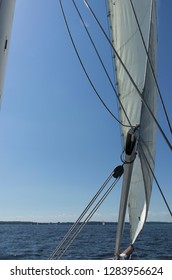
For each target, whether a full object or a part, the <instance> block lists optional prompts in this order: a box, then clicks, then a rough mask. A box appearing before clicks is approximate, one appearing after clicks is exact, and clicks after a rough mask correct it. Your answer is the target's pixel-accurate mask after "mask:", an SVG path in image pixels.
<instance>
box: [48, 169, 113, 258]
mask: <svg viewBox="0 0 172 280" xmlns="http://www.w3.org/2000/svg"><path fill="white" fill-rule="evenodd" d="M114 170H115V169H114ZM114 170H113V171H112V172H111V174H110V175H109V176H108V178H107V179H106V180H105V182H104V183H103V185H102V186H101V187H100V189H99V190H98V191H97V193H96V194H95V195H94V197H93V198H92V200H91V201H90V203H89V204H88V205H87V207H86V208H85V209H84V211H83V212H82V213H81V215H80V216H79V218H78V219H77V221H76V222H75V223H74V224H73V226H72V227H71V228H70V229H69V231H68V232H67V233H66V235H65V236H64V238H63V239H62V241H61V242H60V243H59V245H58V246H57V247H56V249H55V250H54V252H53V253H52V254H51V256H50V257H49V259H53V257H54V256H55V255H56V254H57V252H58V251H59V250H60V249H61V247H62V246H63V244H64V243H65V241H66V240H67V238H68V237H69V236H70V235H71V234H72V232H73V231H74V230H75V228H76V226H77V225H78V224H79V222H80V221H81V219H82V218H83V217H84V216H85V214H86V213H87V212H88V210H89V209H90V207H91V206H92V205H93V203H94V202H95V201H96V199H97V198H98V196H99V195H100V193H101V192H102V191H103V190H104V188H105V187H106V185H107V184H108V183H109V181H110V180H111V178H112V177H113V175H114Z"/></svg>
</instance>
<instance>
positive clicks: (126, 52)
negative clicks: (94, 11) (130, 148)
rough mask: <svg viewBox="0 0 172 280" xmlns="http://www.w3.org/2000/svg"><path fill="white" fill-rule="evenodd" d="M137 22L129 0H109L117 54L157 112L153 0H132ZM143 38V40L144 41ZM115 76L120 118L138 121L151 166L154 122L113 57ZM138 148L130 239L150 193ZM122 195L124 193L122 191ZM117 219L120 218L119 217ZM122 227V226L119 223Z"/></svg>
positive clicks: (149, 177) (149, 179) (124, 132)
mask: <svg viewBox="0 0 172 280" xmlns="http://www.w3.org/2000/svg"><path fill="white" fill-rule="evenodd" d="M132 4H133V7H134V9H135V12H136V15H137V19H138V22H139V27H140V30H141V32H142V36H143V38H142V36H141V34H140V30H139V28H138V23H137V21H136V18H135V17H134V13H133V9H132V5H131V3H130V1H129V0H117V1H115V2H114V1H113V0H109V9H110V20H111V28H112V37H113V45H114V48H115V50H116V51H117V53H118V56H119V57H120V59H121V60H122V62H123V63H124V64H125V66H126V69H127V70H128V72H129V74H130V75H131V77H132V79H133V81H134V83H135V85H136V86H137V88H138V89H139V92H141V94H142V98H143V99H144V100H145V101H146V103H147V104H148V106H149V108H150V110H151V113H153V115H154V116H156V111H157V92H156V85H155V81H154V75H153V74H152V69H151V67H150V65H149V63H148V57H147V53H146V51H145V46H146V47H147V50H148V53H149V55H150V57H151V62H152V66H153V69H155V71H156V40H157V38H156V0H152V1H150V0H145V1H142V0H132ZM143 39H144V43H145V45H144V44H143ZM115 66H116V67H115V68H116V78H117V84H118V94H119V98H120V102H121V103H122V105H123V107H124V109H125V113H124V112H123V110H122V109H120V110H119V111H120V120H121V122H122V123H123V124H128V123H127V119H126V114H127V116H128V118H129V119H130V122H131V124H132V126H133V127H135V126H137V125H140V142H139V145H138V147H139V146H140V145H141V148H142V150H143V151H144V154H145V155H146V157H147V158H148V161H149V162H151V167H152V168H153V166H154V158H155V141H156V125H155V122H154V119H153V118H152V115H151V113H150V112H149V110H148V108H146V106H145V104H144V102H142V98H140V96H139V94H138V92H137V89H136V87H135V85H134V83H132V81H131V79H130V78H129V75H128V73H127V71H126V70H125V68H124V67H123V65H122V63H121V61H120V60H119V59H118V57H117V56H116V57H115ZM121 131H122V137H123V143H124V146H125V142H126V137H127V133H128V129H127V128H126V127H123V126H122V127H121ZM141 148H140V149H139V148H138V155H137V157H136V159H135V162H134V164H133V171H132V176H131V184H130V191H129V199H128V208H129V219H130V225H131V242H132V243H133V242H134V241H135V239H136V238H137V235H138V234H139V232H140V230H141V229H142V227H143V224H144V222H145V220H146V217H147V212H148V206H149V201H150V195H151V186H152V175H151V174H150V171H149V168H148V166H147V165H146V163H145V160H144V157H143V155H142V152H141ZM122 196H125V194H124V193H122ZM120 220H123V218H122V219H120ZM120 227H122V226H120Z"/></svg>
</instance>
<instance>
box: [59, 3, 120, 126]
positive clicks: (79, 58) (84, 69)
mask: <svg viewBox="0 0 172 280" xmlns="http://www.w3.org/2000/svg"><path fill="white" fill-rule="evenodd" d="M59 3H60V7H61V11H62V14H63V17H64V21H65V24H66V27H67V31H68V34H69V37H70V39H71V42H72V45H73V47H74V50H75V53H76V55H77V57H78V60H79V62H80V64H81V66H82V69H83V71H84V73H85V75H86V77H87V79H88V81H89V83H90V85H91V87H92V88H93V90H94V92H95V94H96V95H97V97H98V98H99V100H100V101H101V103H102V104H103V106H104V107H105V108H106V110H107V111H108V112H109V113H110V115H111V116H112V117H113V118H114V119H115V120H116V121H117V122H118V123H119V124H120V125H123V124H122V123H121V122H120V120H118V118H117V117H115V115H114V114H113V113H112V112H111V110H110V109H109V108H108V107H107V105H106V104H105V102H104V101H103V99H102V98H101V96H100V95H99V93H98V91H97V90H96V88H95V86H94V84H93V83H92V81H91V79H90V77H89V75H88V73H87V71H86V68H85V66H84V64H83V62H82V60H81V57H80V55H79V53H78V50H77V48H76V45H75V43H74V40H73V38H72V34H71V32H70V29H69V25H68V22H67V19H66V16H65V12H64V9H63V5H62V2H61V0H59Z"/></svg>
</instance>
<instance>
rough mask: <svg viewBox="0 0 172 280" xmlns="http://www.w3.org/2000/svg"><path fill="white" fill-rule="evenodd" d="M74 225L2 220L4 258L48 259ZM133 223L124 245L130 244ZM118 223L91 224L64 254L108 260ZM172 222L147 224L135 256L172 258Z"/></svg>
mask: <svg viewBox="0 0 172 280" xmlns="http://www.w3.org/2000/svg"><path fill="white" fill-rule="evenodd" d="M70 227H71V224H29V223H28V224H25V223H16V224H15V223H0V259H1V260H2V259H4V260H8V259H11V260H12V259H13V260H24V259H25V260H26V259H32V260H36V259H37V260H38V259H40V260H44V259H48V257H49V256H50V254H51V253H52V251H53V250H54V249H55V247H56V246H57V245H58V243H59V242H60V241H61V239H62V238H63V236H64V235H65V234H66V232H67V231H68V230H69V228H70ZM128 231H129V225H128V224H127V225H126V228H125V232H124V238H123V239H124V242H123V244H122V245H123V248H124V249H125V248H126V247H128V245H129V239H128ZM115 233H116V224H114V223H106V224H105V225H102V224H88V225H86V227H85V228H84V230H83V231H82V232H81V233H80V234H79V236H78V238H77V240H75V242H74V243H73V245H72V246H71V247H70V249H69V250H68V251H67V252H66V254H65V255H64V257H63V258H64V259H106V258H108V257H111V256H112V255H113V249H114V240H115ZM171 233H172V223H147V224H146V225H145V227H144V230H143V231H142V233H141V235H140V237H139V238H138V241H137V242H136V244H135V248H136V252H135V253H134V254H133V259H138V258H140V259H170V260H172V234H171Z"/></svg>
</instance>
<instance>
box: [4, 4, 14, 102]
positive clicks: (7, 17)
mask: <svg viewBox="0 0 172 280" xmlns="http://www.w3.org/2000/svg"><path fill="white" fill-rule="evenodd" d="M14 7H15V0H1V1H0V100H1V96H2V90H3V84H4V77H5V69H6V63H7V56H8V48H9V40H10V34H11V27H12V21H13V15H14Z"/></svg>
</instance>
